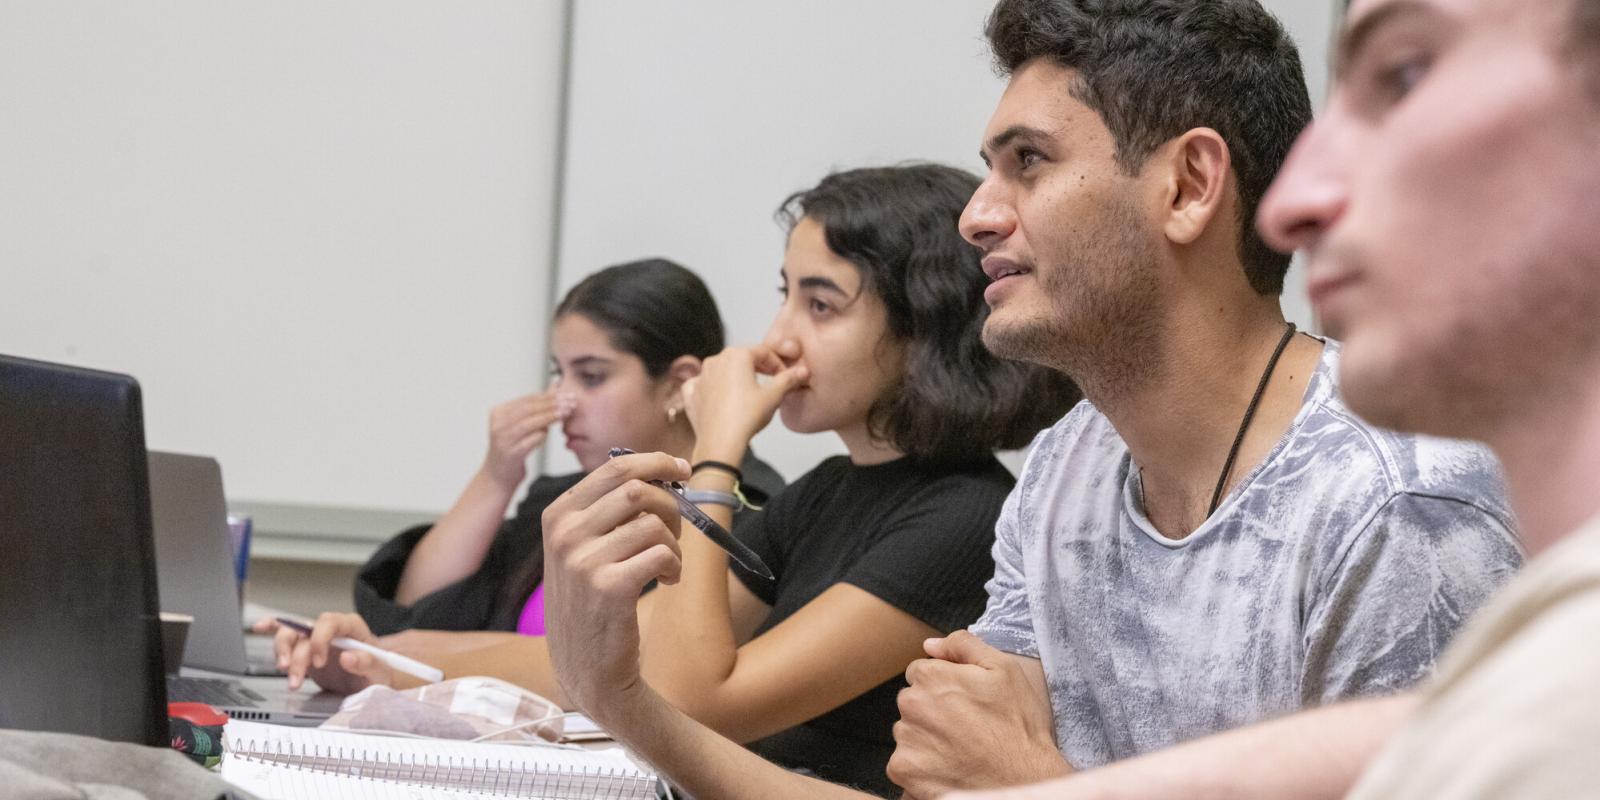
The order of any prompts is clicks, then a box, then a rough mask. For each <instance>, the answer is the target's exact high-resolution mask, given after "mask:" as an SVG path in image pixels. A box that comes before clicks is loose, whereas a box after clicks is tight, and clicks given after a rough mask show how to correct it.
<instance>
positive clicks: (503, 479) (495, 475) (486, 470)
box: [478, 460, 528, 495]
mask: <svg viewBox="0 0 1600 800" xmlns="http://www.w3.org/2000/svg"><path fill="white" fill-rule="evenodd" d="M478 477H479V478H481V479H482V480H484V481H485V482H487V483H488V484H489V486H490V487H491V488H493V489H496V490H498V491H500V492H503V493H505V494H508V495H510V494H514V493H516V491H517V487H518V486H521V485H522V482H523V481H524V480H525V479H527V477H528V468H527V467H526V466H524V465H522V464H518V465H516V466H506V465H504V464H495V463H494V462H493V461H487V460H486V461H484V462H483V466H481V467H479V468H478Z"/></svg>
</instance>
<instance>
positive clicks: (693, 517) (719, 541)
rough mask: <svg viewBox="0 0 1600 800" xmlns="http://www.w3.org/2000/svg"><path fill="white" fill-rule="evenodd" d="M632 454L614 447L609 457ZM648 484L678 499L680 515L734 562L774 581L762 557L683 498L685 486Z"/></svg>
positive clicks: (669, 482) (675, 482)
mask: <svg viewBox="0 0 1600 800" xmlns="http://www.w3.org/2000/svg"><path fill="white" fill-rule="evenodd" d="M632 454H633V451H632V450H629V449H628V448H626V447H613V448H611V452H610V453H609V457H610V458H616V457H617V456H626V455H632ZM647 483H650V484H653V485H655V486H660V487H661V488H663V489H666V490H667V491H669V492H671V493H672V496H673V497H676V498H677V499H678V513H679V514H682V515H683V518H684V519H686V520H689V522H691V523H693V525H694V526H695V527H696V528H699V529H700V532H701V533H703V534H705V535H706V538H708V539H710V540H711V541H713V542H715V543H716V545H717V546H718V547H720V548H722V549H723V550H726V551H728V555H730V556H733V560H734V561H737V562H739V563H740V564H743V565H744V568H745V569H748V570H750V571H751V572H754V573H755V574H757V575H760V576H761V577H763V578H766V579H767V580H769V581H770V580H772V579H773V575H772V570H770V569H768V568H767V565H766V564H765V563H763V562H762V560H761V556H758V555H756V551H754V550H751V549H750V548H749V547H748V546H747V545H745V543H744V542H741V541H739V540H738V539H735V538H734V536H733V534H731V533H729V532H728V529H727V528H724V527H722V526H721V525H718V524H717V521H716V520H714V519H712V518H710V517H708V516H706V512H704V511H701V510H700V507H699V506H697V505H695V504H694V503H691V502H689V498H687V497H684V496H683V484H681V483H679V482H677V481H647Z"/></svg>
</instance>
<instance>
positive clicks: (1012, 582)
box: [888, 0, 1519, 798]
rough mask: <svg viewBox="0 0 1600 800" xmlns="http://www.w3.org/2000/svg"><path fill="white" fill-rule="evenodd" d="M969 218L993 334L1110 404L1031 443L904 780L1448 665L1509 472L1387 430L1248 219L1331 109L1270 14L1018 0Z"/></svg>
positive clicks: (981, 771) (1207, 726)
mask: <svg viewBox="0 0 1600 800" xmlns="http://www.w3.org/2000/svg"><path fill="white" fill-rule="evenodd" d="M986 34H987V36H988V40H989V43H990V46H991V49H992V50H993V52H994V56H995V61H996V62H997V64H998V65H999V66H1000V67H1001V69H1002V70H1003V71H1005V72H1006V73H1007V74H1008V75H1009V81H1008V84H1007V86H1006V89H1005V92H1004V94H1003V95H1002V96H1001V98H1000V102H999V104H998V105H997V107H996V109H995V111H994V113H993V115H992V116H991V118H990V120H989V123H988V126H987V128H986V130H985V131H984V134H983V140H982V145H981V150H982V154H983V158H984V161H985V162H986V163H987V164H988V166H989V174H988V177H987V178H986V179H985V180H984V182H983V184H982V185H981V186H980V187H979V188H978V191H977V192H976V193H975V194H974V195H973V197H972V200H971V201H970V202H969V204H968V206H967V209H966V212H965V214H963V216H962V220H961V231H962V234H963V235H964V236H965V237H966V238H967V240H968V241H969V242H971V243H972V244H974V245H975V246H977V247H979V248H980V249H981V250H982V251H983V252H984V258H983V268H984V271H985V272H986V273H987V274H988V275H989V277H990V278H991V279H992V283H991V284H990V286H989V287H988V288H987V290H986V291H985V294H984V297H985V300H986V301H987V302H988V304H989V307H990V315H989V318H988V320H987V321H986V322H985V325H984V330H983V340H984V343H985V345H987V346H988V347H989V349H990V350H991V351H993V352H995V353H996V354H998V355H1000V356H1003V357H1006V358H1013V359H1017V360H1022V361H1028V362H1032V363H1036V364H1041V365H1045V366H1049V367H1052V368H1055V369H1058V370H1060V371H1061V372H1063V373H1065V374H1067V375H1070V376H1072V378H1073V379H1074V380H1075V381H1077V382H1078V384H1079V386H1080V387H1081V388H1082V389H1083V393H1084V396H1085V397H1086V398H1087V402H1086V403H1085V404H1084V405H1082V406H1081V407H1079V408H1078V409H1077V410H1075V411H1074V412H1072V413H1071V414H1069V415H1068V416H1067V418H1066V419H1064V420H1063V421H1062V422H1061V423H1059V424H1058V425H1057V426H1055V427H1054V428H1053V429H1052V430H1050V431H1049V432H1047V433H1046V434H1043V435H1042V436H1041V438H1040V439H1039V440H1038V441H1037V442H1036V445H1035V452H1034V454H1033V455H1032V457H1031V458H1030V461H1029V463H1028V465H1027V467H1026V469H1025V470H1024V474H1023V476H1022V479H1021V483H1020V485H1019V487H1018V488H1017V490H1016V491H1015V493H1014V494H1013V496H1012V497H1011V499H1010V504H1009V506H1008V508H1007V510H1006V512H1004V515H1003V517H1002V521H1001V523H1000V525H999V528H998V537H997V545H996V551H995V556H996V562H997V564H996V575H995V580H994V582H993V583H992V584H991V587H990V588H991V602H990V605H989V608H988V611H987V613H986V615H985V617H984V618H983V619H982V620H981V621H980V622H979V624H978V625H977V626H975V628H974V630H975V631H976V632H977V633H979V634H980V635H981V636H982V638H981V639H980V638H978V637H976V636H973V635H972V634H970V633H966V632H958V633H957V634H955V635H952V636H950V637H947V638H945V639H936V640H930V642H929V643H928V644H927V645H926V647H925V649H926V650H927V652H928V654H929V655H930V656H931V657H932V658H930V659H926V660H923V661H918V662H914V663H913V664H912V665H911V666H910V668H909V669H908V670H907V673H906V675H907V680H908V681H909V683H910V684H911V686H910V688H909V689H907V690H905V691H904V692H902V694H901V696H900V703H899V706H900V712H901V721H900V723H899V725H898V726H897V727H896V729H895V739H896V743H897V749H896V752H895V754H894V756H893V757H892V758H891V760H890V762H889V766H888V771H889V776H890V778H891V779H893V780H894V781H895V782H896V783H898V784H899V785H901V786H903V787H905V789H906V792H907V794H908V795H909V796H912V797H916V798H922V797H932V796H937V795H939V794H941V793H943V792H946V791H949V790H952V789H964V788H979V787H995V786H1007V785H1015V784H1019V783H1028V782H1032V781H1036V780H1040V779H1044V778H1049V777H1053V776H1057V775H1061V774H1064V773H1066V772H1068V771H1070V770H1072V769H1083V768H1087V767H1094V766H1097V765H1100V764H1104V763H1106V762H1107V761H1111V760H1115V759H1120V758H1124V757H1127V756H1132V755H1137V754H1141V753H1144V752H1147V751H1149V750H1152V749H1155V748H1158V747H1162V746H1165V745H1169V744H1172V743H1174V742H1178V741H1182V740H1185V739H1189V738H1193V737H1196V736H1200V735H1202V734H1206V733H1212V732H1216V731H1220V730H1223V729H1226V728H1229V727H1232V726H1236V725H1239V724H1242V723H1246V722H1253V721H1257V720H1260V719H1263V718H1265V717H1270V716H1274V715H1279V714H1283V713H1287V712H1289V711H1293V710H1296V709H1299V708H1301V707H1304V706H1307V705H1317V704H1320V703H1323V702H1326V701H1330V700H1334V699H1338V698H1343V697H1349V696H1357V695H1364V694H1369V693H1378V692H1385V691H1389V690H1393V689H1398V688H1400V687H1403V686H1406V685H1409V684H1410V683H1412V682H1414V681H1416V680H1417V679H1418V678H1420V677H1422V676H1423V675H1424V674H1425V673H1426V672H1427V671H1428V670H1429V669H1431V667H1432V664H1433V660H1434V657H1435V655H1436V654H1437V653H1438V652H1439V651H1440V650H1441V649H1442V648H1443V646H1444V644H1445V643H1446V641H1447V640H1448V639H1449V638H1450V636H1451V634H1452V633H1453V632H1454V630H1455V629H1456V627H1457V625H1458V624H1459V623H1460V621H1461V620H1463V619H1464V618H1465V617H1466V616H1467V615H1468V614H1469V613H1470V612H1471V611H1472V610H1473V608H1475V607H1476V606H1477V604H1478V603H1479V602H1481V601H1482V599H1483V598H1485V597H1486V596H1487V595H1488V594H1489V593H1490V592H1491V591H1492V590H1493V589H1494V587H1496V586H1497V585H1499V584H1500V583H1501V582H1502V581H1503V580H1505V579H1506V578H1507V577H1508V575H1509V573H1510V572H1511V571H1512V570H1513V569H1515V568H1516V566H1517V564H1518V561H1519V557H1518V552H1517V545H1516V542H1515V539H1514V538H1513V536H1512V535H1511V532H1510V519H1509V516H1508V515H1507V513H1506V512H1505V502H1504V500H1503V490H1502V489H1501V487H1500V481H1499V479H1498V478H1497V468H1496V466H1495V465H1494V463H1493V461H1492V460H1491V459H1490V458H1489V457H1488V455H1487V454H1486V452H1485V451H1484V450H1482V449H1480V448H1477V447H1473V446H1468V445H1464V444H1460V443H1447V442H1441V441H1436V440H1435V441H1430V440H1424V439H1419V438H1416V437H1407V436H1400V435H1395V434H1390V433H1384V432H1380V431H1378V430H1376V429H1374V428H1372V427H1370V426H1366V425H1363V424H1361V423H1360V422H1357V421H1356V420H1354V419H1353V418H1352V417H1351V415H1350V414H1348V412H1346V411H1345V410H1344V407H1343V405H1342V403H1341V401H1340V400H1339V397H1338V394H1337V389H1336V386H1335V382H1334V381H1333V379H1332V378H1331V377H1330V374H1331V370H1330V365H1331V364H1332V363H1333V362H1334V360H1336V359H1337V357H1338V355H1337V348H1336V346H1334V345H1332V344H1328V345H1325V344H1324V343H1323V342H1322V341H1320V340H1318V339H1314V338H1312V337H1309V336H1305V335H1300V334H1297V333H1295V331H1294V329H1293V327H1292V326H1289V325H1288V324H1287V323H1286V322H1285V319H1284V316H1283V312H1282V310H1281V309H1280V307H1279V297H1278V296H1279V294H1280V293H1281V292H1282V290H1283V279H1284V275H1285V273H1286V272H1287V270H1288V266H1289V258H1288V256H1286V255H1283V254H1279V253H1276V252H1274V251H1272V250H1271V249H1270V248H1268V247H1267V246H1266V244H1265V243H1264V242H1263V241H1262V240H1261V238H1260V236H1259V235H1258V234H1257V233H1256V232H1255V231H1254V229H1253V228H1252V227H1251V225H1250V221H1251V220H1252V219H1253V218H1254V217H1255V210H1256V207H1257V205H1258V204H1259V203H1260V200H1261V197H1262V193H1263V192H1264V191H1265V189H1266V186H1267V185H1268V184H1269V183H1270V182H1271V180H1272V177H1273V176H1274V174H1275V173H1276V171H1277V169H1278V167H1279V166H1280V165H1281V164H1282V160H1283V157H1284V154H1285V153H1287V152H1288V149H1289V147H1290V145H1291V142H1292V141H1293V139H1294V137H1295V136H1296V135H1297V134H1298V132H1299V131H1300V130H1301V129H1302V128H1303V127H1304V126H1305V125H1306V124H1307V123H1308V122H1309V121H1310V102H1309V98H1308V97H1307V93H1306V88H1305V83H1304V79H1303V76H1302V74H1301V69H1300V64H1299V59H1298V56H1297V55H1296V52H1295V48H1294V44H1293V42H1292V41H1290V39H1289V37H1288V35H1287V34H1286V33H1285V32H1284V30H1283V28H1282V26H1281V25H1280V24H1278V22H1277V21H1276V20H1275V19H1273V17H1272V16H1271V15H1270V14H1269V13H1267V12H1266V11H1265V10H1264V9H1263V8H1262V7H1261V5H1260V3H1259V2H1256V0H1211V1H1210V2H1206V3H1196V2H1193V0H1094V1H1093V2H1091V1H1090V0H1000V2H999V3H998V4H997V6H996V7H995V10H994V12H993V14H992V15H991V17H990V19H989V23H988V28H987V30H986Z"/></svg>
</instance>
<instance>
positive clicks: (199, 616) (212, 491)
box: [149, 451, 339, 725]
mask: <svg viewBox="0 0 1600 800" xmlns="http://www.w3.org/2000/svg"><path fill="white" fill-rule="evenodd" d="M149 468H150V508H151V516H152V520H153V522H154V526H155V543H156V570H157V573H158V574H159V576H160V585H161V610H163V611H176V612H179V613H183V614H188V615H190V616H192V617H194V622H192V623H190V626H189V635H188V639H187V641H186V642H185V643H184V654H183V667H184V669H183V670H182V672H181V674H179V675H169V676H167V679H166V680H167V695H168V696H169V697H170V698H171V699H173V700H186V701H193V702H201V703H208V704H210V705H213V706H215V707H217V708H218V709H220V710H221V711H222V712H223V713H225V714H227V715H228V716H229V717H231V718H233V719H241V720H250V721H253V722H270V723H274V724H279V725H318V724H321V723H322V721H323V720H325V719H327V718H328V717H329V716H331V715H332V714H333V713H334V712H335V711H337V710H338V704H339V701H338V699H337V698H332V697H328V696H312V695H308V694H303V693H295V692H290V691H288V684H287V681H285V680H283V679H282V678H277V679H276V680H263V679H257V680H237V679H235V676H243V675H278V674H279V673H278V671H277V669H276V665H274V664H273V663H272V659H271V653H270V650H268V649H267V648H266V647H262V648H258V649H256V650H255V652H254V653H251V651H250V648H248V647H247V645H246V637H245V634H244V628H243V623H242V620H241V619H240V614H239V586H238V579H237V578H236V577H235V575H234V567H233V544H232V542H231V541H230V539H229V537H228V512H227V505H226V501H225V500H224V496H223V492H222V469H221V467H220V466H218V464H217V461H216V459H213V458H209V457H206V456H192V455H182V454H179V453H163V452H159V451H151V452H150V457H149ZM251 638H253V639H255V640H256V641H258V642H260V643H262V644H263V645H265V644H266V643H267V640H265V639H264V638H262V637H251ZM252 655H253V656H254V658H253V659H252V658H251V656H252ZM252 662H253V663H252ZM207 673H209V674H207Z"/></svg>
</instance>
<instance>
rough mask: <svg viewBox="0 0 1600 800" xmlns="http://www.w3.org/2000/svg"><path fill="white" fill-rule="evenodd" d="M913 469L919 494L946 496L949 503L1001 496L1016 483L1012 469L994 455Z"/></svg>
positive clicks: (921, 464) (930, 464)
mask: <svg viewBox="0 0 1600 800" xmlns="http://www.w3.org/2000/svg"><path fill="white" fill-rule="evenodd" d="M912 468H913V470H914V473H913V474H914V478H913V480H915V481H916V483H917V484H918V485H919V487H920V494H922V495H924V496H929V497H934V498H940V497H945V496H948V497H949V501H950V502H958V503H959V502H962V498H967V499H970V498H972V497H974V496H975V495H992V494H997V495H999V496H1000V497H1001V498H1002V499H1003V498H1004V497H1005V495H1006V494H1008V493H1010V491H1011V488H1012V487H1013V486H1015V485H1016V482H1017V480H1016V478H1015V477H1014V476H1012V474H1011V471H1010V470H1008V469H1006V466H1005V465H1004V464H1002V463H1000V459H998V458H995V457H994V456H993V455H987V456H984V457H982V458H978V459H972V460H968V461H961V462H953V463H918V464H914V465H912Z"/></svg>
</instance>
